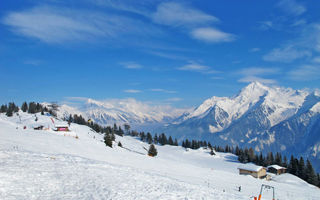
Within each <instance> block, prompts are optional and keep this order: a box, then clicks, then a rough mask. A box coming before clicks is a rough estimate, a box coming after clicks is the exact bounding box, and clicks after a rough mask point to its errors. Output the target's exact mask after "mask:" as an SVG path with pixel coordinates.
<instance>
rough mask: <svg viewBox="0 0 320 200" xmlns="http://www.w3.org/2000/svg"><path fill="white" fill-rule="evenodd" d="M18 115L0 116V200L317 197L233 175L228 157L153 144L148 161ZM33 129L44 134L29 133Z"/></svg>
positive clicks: (299, 186) (280, 180)
mask: <svg viewBox="0 0 320 200" xmlns="http://www.w3.org/2000/svg"><path fill="white" fill-rule="evenodd" d="M19 115H20V117H19V116H16V115H14V116H13V117H10V118H8V117H6V116H5V115H3V114H0V199H1V200H11V199H77V200H79V199H139V200H140V199H217V200H220V199H224V200H225V199H230V200H231V199H232V200H245V199H246V200H247V199H252V196H257V195H258V193H259V191H260V186H261V184H268V185H272V186H274V187H275V189H276V199H279V200H281V199H311V200H316V199H318V197H319V196H320V190H319V189H318V188H316V187H314V186H311V185H309V184H307V183H306V182H304V181H302V180H301V179H299V178H297V177H295V176H292V175H289V174H284V175H281V176H277V177H273V180H272V181H266V180H260V179H255V178H253V177H251V176H243V175H239V172H238V169H237V167H238V166H239V165H240V163H239V162H238V161H237V157H236V156H235V155H232V154H229V153H218V152H217V153H216V154H217V155H216V156H211V155H210V154H209V150H206V149H198V150H188V151H186V150H185V149H184V148H182V147H174V146H167V145H166V146H158V145H156V148H157V150H158V156H157V157H154V158H152V157H149V156H147V155H146V151H145V150H144V148H143V147H145V148H148V146H149V145H148V144H146V143H142V142H140V141H139V140H137V139H135V138H132V137H128V136H124V137H117V138H116V143H117V142H118V141H121V143H122V145H123V146H124V147H125V148H127V149H128V150H127V149H124V148H120V147H118V146H116V143H115V144H114V148H108V147H106V146H105V144H104V143H103V142H102V139H103V137H102V135H100V134H97V133H95V132H94V131H92V130H90V128H89V127H86V126H81V125H77V124H73V123H72V124H71V126H70V130H71V131H70V132H55V131H52V130H51V128H52V127H54V124H53V123H52V122H51V119H50V117H48V116H42V115H39V114H37V118H38V121H37V122H35V116H34V115H29V114H26V113H21V112H20V113H19ZM20 119H21V120H20ZM55 122H56V123H62V121H60V120H57V119H55ZM38 123H39V124H44V126H45V127H49V128H50V129H48V130H33V129H32V125H36V124H38ZM24 126H26V127H27V129H23V127H24ZM68 134H70V135H68ZM74 135H76V136H78V137H74ZM239 186H241V188H242V190H241V192H239V191H238V187H239ZM265 194H266V196H263V198H265V199H267V198H268V197H269V196H268V193H267V192H266V193H265Z"/></svg>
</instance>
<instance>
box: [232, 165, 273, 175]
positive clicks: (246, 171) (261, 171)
mask: <svg viewBox="0 0 320 200" xmlns="http://www.w3.org/2000/svg"><path fill="white" fill-rule="evenodd" d="M238 169H239V174H241V175H251V176H253V177H255V178H265V177H267V170H266V168H264V167H262V166H257V165H254V164H252V163H248V164H243V165H241V166H239V167H238Z"/></svg>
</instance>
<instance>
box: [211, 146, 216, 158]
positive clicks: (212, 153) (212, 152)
mask: <svg viewBox="0 0 320 200" xmlns="http://www.w3.org/2000/svg"><path fill="white" fill-rule="evenodd" d="M210 155H212V156H214V155H216V154H215V153H214V151H213V148H212V147H211V148H210Z"/></svg>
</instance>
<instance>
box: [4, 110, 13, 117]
mask: <svg viewBox="0 0 320 200" xmlns="http://www.w3.org/2000/svg"><path fill="white" fill-rule="evenodd" d="M6 115H7V116H8V117H12V115H13V110H12V109H10V108H8V109H7V112H6Z"/></svg>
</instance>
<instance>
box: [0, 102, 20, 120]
mask: <svg viewBox="0 0 320 200" xmlns="http://www.w3.org/2000/svg"><path fill="white" fill-rule="evenodd" d="M16 112H19V107H18V106H16V104H15V103H13V102H10V103H9V104H8V105H7V104H4V105H1V107H0V113H6V115H7V116H8V117H11V116H12V115H13V113H16Z"/></svg>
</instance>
